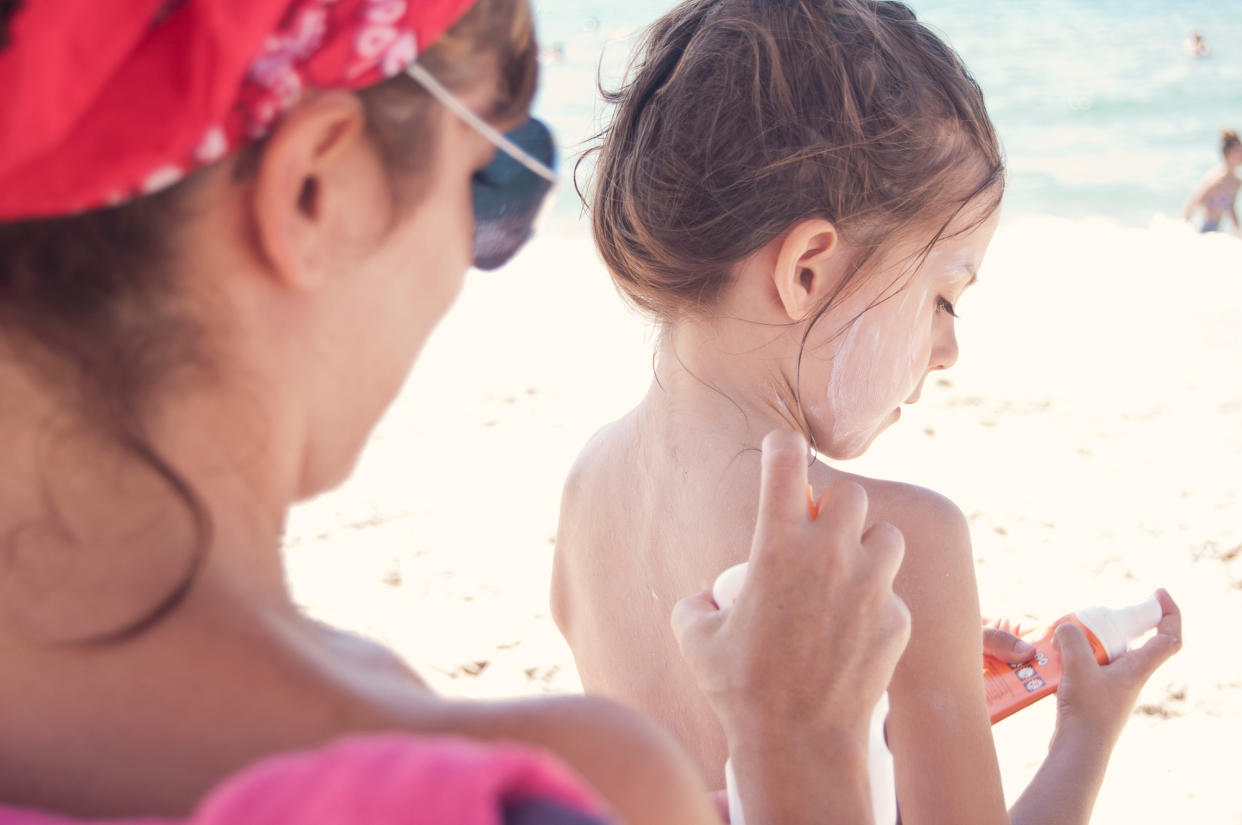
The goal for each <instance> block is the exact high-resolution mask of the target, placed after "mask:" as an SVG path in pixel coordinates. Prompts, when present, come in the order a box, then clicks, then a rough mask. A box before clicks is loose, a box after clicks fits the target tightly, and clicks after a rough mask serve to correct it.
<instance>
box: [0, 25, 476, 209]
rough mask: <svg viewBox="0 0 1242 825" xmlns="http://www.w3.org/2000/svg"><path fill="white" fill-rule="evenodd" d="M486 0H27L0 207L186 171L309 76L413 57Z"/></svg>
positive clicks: (103, 200)
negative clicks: (475, 0) (476, 2)
mask: <svg viewBox="0 0 1242 825" xmlns="http://www.w3.org/2000/svg"><path fill="white" fill-rule="evenodd" d="M472 2H473V0H27V1H26V2H25V3H24V4H23V5H22V6H20V7H19V10H18V11H17V13H16V15H15V16H14V17H13V18H12V20H11V23H10V26H9V41H10V42H9V44H8V45H7V46H6V47H4V48H3V50H2V51H0V90H3V91H2V92H0V100H2V101H3V102H0V220H14V219H19V218H33V217H46V216H54V215H64V214H67V213H72V212H79V211H83V210H87V209H93V208H96V207H99V206H105V205H108V204H115V203H121V202H123V201H126V200H129V199H131V198H134V197H137V196H140V195H144V194H147V193H150V192H155V191H157V190H159V189H162V188H164V187H167V186H170V185H172V184H173V183H176V182H177V181H178V180H180V179H181V178H182V177H184V176H185V175H186V174H187V173H189V172H190V171H191V170H193V169H194V168H196V167H198V166H201V165H203V164H207V163H211V162H212V161H215V160H219V159H220V158H222V157H224V156H225V155H226V154H228V153H229V152H232V151H234V150H236V149H237V148H239V147H240V146H242V145H244V144H246V143H249V142H251V141H253V140H255V139H256V138H258V137H261V136H262V135H263V134H265V133H266V132H267V130H268V129H270V128H271V127H272V125H273V124H274V123H275V122H276V121H277V119H278V118H279V117H280V116H281V114H282V113H284V112H285V111H286V110H287V109H288V108H289V107H290V106H292V105H293V103H294V102H296V100H297V99H298V95H299V94H300V93H301V92H302V90H303V89H306V88H311V87H315V88H328V87H343V88H349V89H357V88H362V87H365V86H369V85H371V84H374V83H377V82H379V81H381V80H383V79H384V78H387V77H392V76H393V75H396V74H398V73H399V72H401V71H403V70H404V69H405V68H406V67H407V66H408V65H409V64H410V63H412V62H413V61H414V59H415V58H416V57H417V56H418V54H419V52H420V51H421V50H423V49H425V48H427V46H428V45H429V44H430V43H432V42H433V41H434V40H435V39H436V38H437V37H439V36H440V35H441V34H442V33H443V32H444V31H445V30H446V29H448V27H449V26H451V25H452V24H453V23H454V22H456V20H457V18H459V17H460V16H461V15H462V14H464V13H465V11H466V9H467V8H469V7H470V5H471V3H472Z"/></svg>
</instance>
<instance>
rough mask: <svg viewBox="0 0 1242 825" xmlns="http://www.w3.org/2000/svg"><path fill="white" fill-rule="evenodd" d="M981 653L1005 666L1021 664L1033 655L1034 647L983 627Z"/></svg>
mask: <svg viewBox="0 0 1242 825" xmlns="http://www.w3.org/2000/svg"><path fill="white" fill-rule="evenodd" d="M983 652H984V653H985V654H986V655H988V656H991V657H993V658H995V659H1000V660H1001V661H1002V662H1005V663H1007V664H1021V663H1022V662H1025V661H1028V660H1029V659H1030V658H1031V657H1032V656H1034V655H1035V645H1033V644H1031V643H1030V642H1027V641H1025V640H1023V639H1020V638H1018V637H1017V636H1015V635H1013V634H1012V633H1008V632H1006V631H1004V630H1001V629H999V628H995V627H985V628H983Z"/></svg>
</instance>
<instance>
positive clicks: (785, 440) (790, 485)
mask: <svg viewBox="0 0 1242 825" xmlns="http://www.w3.org/2000/svg"><path fill="white" fill-rule="evenodd" d="M806 465H807V446H806V439H805V438H803V437H802V436H801V434H799V433H796V432H794V431H793V430H773V431H772V432H770V433H768V435H767V437H766V438H764V439H763V468H762V471H761V476H760V479H759V521H760V522H761V523H762V522H763V521H765V520H767V519H774V520H776V521H789V522H795V523H799V522H805V521H807V519H808V517H809V514H808V513H807V507H806V485H807V469H806Z"/></svg>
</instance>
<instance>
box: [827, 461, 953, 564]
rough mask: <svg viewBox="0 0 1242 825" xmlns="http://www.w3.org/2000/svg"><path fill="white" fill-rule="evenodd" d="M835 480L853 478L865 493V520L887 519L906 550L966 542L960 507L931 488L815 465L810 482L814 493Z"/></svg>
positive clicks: (872, 522) (869, 521)
mask: <svg viewBox="0 0 1242 825" xmlns="http://www.w3.org/2000/svg"><path fill="white" fill-rule="evenodd" d="M837 481H853V482H854V483H856V484H858V485H859V486H861V487H862V488H863V489H864V490H865V491H866V492H867V501H868V523H870V524H874V523H876V522H880V521H887V522H889V523H890V524H892V525H893V526H895V527H897V528H898V529H899V530H901V531H902V534H903V535H905V537H906V544H907V551H908V550H909V548H910V545H911V543H912V542H913V544H914V545H915V546H923V545H927V544H935V545H945V544H950V545H952V544H961V543H965V545H966V546H969V544H970V532H969V528H968V525H967V522H966V516H965V515H964V514H963V513H962V511H961V508H959V507H958V506H957V505H956V504H954V503H953V501H951V500H950V499H949V498H947V497H946V496H944V495H941V494H940V493H937V492H936V491H935V490H930V489H928V488H926V487H920V486H919V485H917V484H910V483H908V482H904V481H889V480H885V479H878V478H869V477H867V476H861V475H857V474H855V473H846V472H842V471H840V470H836V469H834V468H831V467H824V466H822V465H816V466H815V467H813V468H812V471H811V483H812V486H813V487H814V489H815V492H816V494H817V495H818V494H820V493H821V492H822V489H823V487H826V486H827V485H829V484H832V483H834V482H837Z"/></svg>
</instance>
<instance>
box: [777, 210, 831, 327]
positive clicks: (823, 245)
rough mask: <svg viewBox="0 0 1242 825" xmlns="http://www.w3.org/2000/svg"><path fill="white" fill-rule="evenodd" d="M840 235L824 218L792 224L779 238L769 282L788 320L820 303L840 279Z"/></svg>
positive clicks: (794, 318) (803, 315) (809, 310)
mask: <svg viewBox="0 0 1242 825" xmlns="http://www.w3.org/2000/svg"><path fill="white" fill-rule="evenodd" d="M840 253H841V237H840V235H839V233H838V232H837V228H836V227H835V226H833V224H832V223H831V222H830V221H827V220H824V219H823V218H808V219H807V220H804V221H799V222H798V223H796V224H794V225H793V226H792V227H791V228H790V229H789V230H788V231H787V232H786V233H785V235H784V236H783V238H782V239H781V240H780V241H779V247H778V249H777V253H776V266H775V268H774V269H773V271H772V281H773V283H774V285H775V286H776V292H777V295H779V296H780V301H781V305H782V306H783V307H784V309H785V314H786V315H788V316H789V320H791V321H795V322H796V321H801V320H803V319H805V318H806V317H807V316H809V315H810V314H811V313H812V312H814V311H815V310H816V309H818V308H819V307H820V306H822V305H823V303H824V301H826V300H827V299H828V297H829V296H830V295H831V293H832V291H833V290H835V289H836V287H837V285H838V284H839V283H840V280H841V271H840V270H841V262H842V255H841V254H840Z"/></svg>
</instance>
